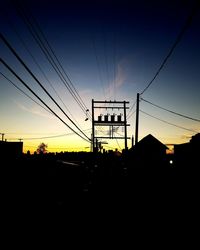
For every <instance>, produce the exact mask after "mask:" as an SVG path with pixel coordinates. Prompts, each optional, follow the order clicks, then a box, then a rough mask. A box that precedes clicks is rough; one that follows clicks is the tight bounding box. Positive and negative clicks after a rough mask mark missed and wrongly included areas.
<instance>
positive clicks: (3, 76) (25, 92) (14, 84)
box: [0, 72, 52, 114]
mask: <svg viewBox="0 0 200 250" xmlns="http://www.w3.org/2000/svg"><path fill="white" fill-rule="evenodd" d="M0 74H1V75H2V76H3V77H4V78H5V79H6V80H7V81H8V82H10V83H11V84H12V85H13V86H14V87H15V88H17V89H18V90H19V91H20V92H22V93H23V94H24V95H25V96H26V97H28V98H29V99H31V100H32V101H33V102H35V103H36V104H37V105H39V106H40V107H41V108H43V109H44V110H46V111H47V112H49V113H50V114H52V113H51V112H50V111H49V110H48V109H46V108H45V107H44V106H42V105H41V104H40V103H39V102H37V101H36V100H34V99H33V98H32V97H31V96H30V95H28V94H26V92H25V91H23V90H22V89H21V88H20V87H18V86H17V85H16V84H15V83H14V82H13V81H11V80H10V79H9V78H8V77H7V76H5V75H4V74H3V73H2V72H0Z"/></svg>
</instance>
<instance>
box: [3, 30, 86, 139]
mask: <svg viewBox="0 0 200 250" xmlns="http://www.w3.org/2000/svg"><path fill="white" fill-rule="evenodd" d="M0 38H1V39H2V41H3V42H4V44H5V45H6V46H7V47H8V48H9V49H10V51H11V52H12V53H13V54H14V56H15V57H16V58H17V59H18V61H19V62H20V63H21V64H22V65H23V66H24V68H25V69H26V70H27V71H28V73H29V74H30V75H31V76H32V77H33V79H34V80H35V81H36V82H37V83H38V84H39V86H40V87H41V88H42V89H43V90H44V92H45V93H46V94H47V95H48V96H49V98H50V99H51V100H52V101H53V102H54V103H55V104H56V106H57V107H58V108H59V109H60V110H61V111H62V113H63V114H64V115H65V116H66V117H67V118H68V120H69V121H70V122H71V123H72V124H73V125H74V126H75V127H76V128H77V129H78V130H79V131H80V132H81V133H82V134H83V135H84V136H85V137H86V138H87V139H88V140H90V138H89V137H88V136H87V135H86V134H85V133H84V132H83V131H82V130H81V129H80V128H79V127H78V126H77V125H76V124H75V123H74V121H73V120H72V119H71V118H70V117H69V116H68V115H67V114H66V113H65V111H64V110H63V109H62V108H61V107H60V105H59V104H58V103H57V102H56V101H55V99H54V98H53V97H52V96H51V95H50V94H49V92H48V91H47V90H46V88H45V87H44V86H43V85H42V84H41V82H40V81H39V80H38V79H37V78H36V76H35V75H34V74H33V73H32V71H31V70H30V69H29V68H28V66H27V65H26V64H25V63H24V61H23V60H22V59H21V58H20V57H19V55H18V54H17V53H16V51H15V50H14V49H13V48H12V46H11V45H10V44H9V43H8V41H7V40H6V38H5V37H4V36H3V35H2V34H1V33H0Z"/></svg>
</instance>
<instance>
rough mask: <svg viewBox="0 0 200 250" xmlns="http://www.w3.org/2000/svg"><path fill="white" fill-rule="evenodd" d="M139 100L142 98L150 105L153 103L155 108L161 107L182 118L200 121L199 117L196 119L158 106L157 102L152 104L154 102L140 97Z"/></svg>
mask: <svg viewBox="0 0 200 250" xmlns="http://www.w3.org/2000/svg"><path fill="white" fill-rule="evenodd" d="M140 100H142V101H144V102H146V103H149V104H151V105H153V106H155V107H157V108H159V109H162V110H165V111H167V112H169V113H172V114H174V115H178V116H181V117H183V118H187V119H189V120H192V121H196V122H200V119H196V118H193V117H190V116H186V115H183V114H180V113H177V112H175V111H172V110H169V109H166V108H163V107H161V106H159V105H157V104H154V103H152V102H150V101H147V100H145V99H144V98H140Z"/></svg>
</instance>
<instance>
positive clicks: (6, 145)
mask: <svg viewBox="0 0 200 250" xmlns="http://www.w3.org/2000/svg"><path fill="white" fill-rule="evenodd" d="M22 152H23V142H8V141H0V156H1V158H3V159H6V158H8V159H15V158H17V157H20V156H21V155H22Z"/></svg>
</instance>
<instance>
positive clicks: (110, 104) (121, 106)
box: [92, 99, 130, 152]
mask: <svg viewBox="0 0 200 250" xmlns="http://www.w3.org/2000/svg"><path fill="white" fill-rule="evenodd" d="M127 104H129V102H126V101H94V100H93V99H92V149H93V152H96V151H98V144H99V143H98V139H124V146H125V150H127V149H128V147H127V139H130V137H127V126H130V124H127V119H126V110H127V109H129V107H127V106H126V105H127ZM97 109H103V110H109V111H113V112H114V111H115V113H113V114H104V115H99V114H97V113H96V112H95V111H96V110H97ZM120 111H121V113H119V112H120ZM98 127H99V128H100V127H107V128H108V129H109V130H108V135H104V136H102V135H98V134H97V130H96V128H98ZM119 127H122V128H124V136H119V135H117V136H116V135H115V134H116V130H117V129H118V128H119Z"/></svg>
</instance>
